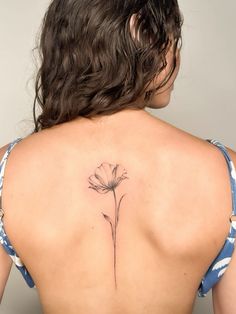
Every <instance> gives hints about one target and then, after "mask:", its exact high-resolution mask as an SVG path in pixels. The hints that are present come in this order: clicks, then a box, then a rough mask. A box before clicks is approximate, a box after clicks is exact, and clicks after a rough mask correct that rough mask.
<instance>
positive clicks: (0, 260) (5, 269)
mask: <svg viewBox="0 0 236 314" xmlns="http://www.w3.org/2000/svg"><path fill="white" fill-rule="evenodd" d="M8 145H9V144H6V145H4V146H3V147H1V148H0V160H2V158H3V156H4V154H5V152H6V149H7V147H8ZM11 266H12V259H11V258H10V256H9V255H8V254H7V253H6V251H5V250H4V248H3V246H2V245H1V243H0V304H1V301H2V297H3V293H4V290H5V287H6V284H7V280H8V277H9V274H10V271H11Z"/></svg>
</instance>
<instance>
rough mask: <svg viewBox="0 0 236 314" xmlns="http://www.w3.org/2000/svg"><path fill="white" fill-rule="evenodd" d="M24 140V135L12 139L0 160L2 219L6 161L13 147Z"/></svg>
mask: <svg viewBox="0 0 236 314" xmlns="http://www.w3.org/2000/svg"><path fill="white" fill-rule="evenodd" d="M21 140H22V137H18V138H17V139H15V140H14V141H12V142H11V143H10V144H9V145H8V147H7V150H6V151H5V154H4V155H3V157H2V160H1V162H0V219H1V218H2V217H3V216H4V210H3V208H2V187H3V179H4V172H5V167H6V163H7V160H8V156H9V155H10V152H11V151H12V149H13V147H14V146H15V145H16V144H17V143H18V142H20V141H21Z"/></svg>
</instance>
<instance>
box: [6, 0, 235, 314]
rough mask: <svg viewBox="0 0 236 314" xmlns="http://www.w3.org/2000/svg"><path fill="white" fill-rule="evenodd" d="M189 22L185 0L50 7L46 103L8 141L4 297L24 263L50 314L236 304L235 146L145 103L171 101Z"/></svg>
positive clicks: (75, 2) (42, 74)
mask: <svg viewBox="0 0 236 314" xmlns="http://www.w3.org/2000/svg"><path fill="white" fill-rule="evenodd" d="M182 22H183V20H182V16H181V13H180V10H179V7H178V3H177V1H176V0H166V1H163V0H162V1H156V0H145V1H140V0H139V1H135V0H133V1H131V0H126V1H123V0H122V1H121V0H116V1H112V0H99V1H98V0H97V1H95V0H87V1H82V0H70V1H69V0H68V1H61V0H54V1H52V2H51V4H50V6H49V8H48V10H47V12H46V14H45V18H44V21H43V25H42V26H43V27H42V34H41V37H40V52H41V67H40V69H39V72H38V75H37V79H36V97H35V104H36V101H37V102H38V103H39V104H40V106H41V109H42V112H41V113H40V115H39V116H38V117H36V114H35V109H36V108H35V104H34V119H35V129H34V131H33V132H32V133H31V134H30V135H29V136H27V137H25V138H18V139H16V140H15V141H13V142H11V143H9V144H7V145H5V146H4V147H2V148H1V150H0V157H1V167H0V170H1V171H0V174H1V176H0V180H1V181H0V183H1V184H0V191H1V194H0V195H1V211H0V215H1V224H0V242H1V244H2V245H1V246H0V265H1V266H0V276H1V277H0V295H1V297H2V295H3V292H4V288H5V285H6V282H7V279H8V276H9V272H10V268H11V266H12V263H14V264H15V265H16V267H17V268H18V269H19V271H20V272H21V274H22V276H23V279H25V281H26V284H28V286H29V287H35V288H37V291H38V293H39V297H40V301H41V304H42V308H43V311H44V313H46V314H60V313H63V314H64V313H67V314H74V313H76V314H80V313H83V314H85V313H86V314H90V313H96V314H104V313H109V314H118V313H122V314H123V313H132V314H133V313H135V314H144V313H148V314H154V313H155V314H156V313H160V314H169V313H171V314H179V313H181V314H189V313H191V312H192V309H193V305H194V301H195V298H196V296H197V294H198V295H199V296H201V297H203V296H205V295H206V294H207V293H208V292H209V291H210V289H211V288H212V291H213V301H214V310H215V313H234V312H235V311H236V305H235V303H234V302H233V300H234V292H236V284H235V280H233V279H234V278H235V272H236V260H235V259H236V257H235V255H233V248H234V239H235V233H236V226H235V222H234V216H233V214H234V215H235V214H236V198H235V197H236V173H235V168H234V164H236V153H235V152H234V151H233V150H231V149H229V148H226V147H225V146H224V145H223V144H221V143H219V142H218V141H216V140H213V139H212V140H208V141H207V140H205V139H201V138H198V137H196V136H193V135H191V134H189V133H187V132H184V131H183V130H180V129H178V128H176V127H174V126H173V125H170V124H168V123H166V122H164V121H162V120H161V119H159V118H157V117H154V116H152V115H151V114H149V113H148V112H146V111H145V108H146V107H149V108H156V109H159V108H162V107H165V106H167V105H168V104H169V102H170V97H171V92H172V90H173V86H174V81H175V79H176V77H177V74H178V71H179V66H180V47H179V42H180V40H181V27H182ZM13 148H14V149H13ZM6 165H7V167H6ZM3 178H4V181H3ZM232 200H233V202H232ZM232 256H234V259H233V258H232V259H231V257H232ZM226 269H227V272H225V271H226ZM229 287H230V289H231V290H230V289H228V288H229ZM226 300H227V302H226Z"/></svg>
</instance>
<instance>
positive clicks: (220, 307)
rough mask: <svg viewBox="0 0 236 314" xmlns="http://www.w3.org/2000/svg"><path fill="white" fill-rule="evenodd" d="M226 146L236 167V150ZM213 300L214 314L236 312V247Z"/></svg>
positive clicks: (215, 288) (213, 295)
mask: <svg viewBox="0 0 236 314" xmlns="http://www.w3.org/2000/svg"><path fill="white" fill-rule="evenodd" d="M226 148H227V150H228V152H229V155H230V157H231V160H232V161H233V164H234V166H235V167H236V152H234V151H233V150H232V149H230V148H228V147H226ZM235 246H236V243H235ZM212 301H213V308H214V314H234V313H236V247H235V249H234V252H233V255H232V259H231V261H230V263H229V266H228V267H227V269H226V271H225V273H224V275H223V276H222V277H221V279H220V280H219V281H218V283H217V284H216V285H215V286H214V287H213V288H212Z"/></svg>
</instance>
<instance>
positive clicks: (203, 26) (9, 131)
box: [0, 0, 236, 314]
mask: <svg viewBox="0 0 236 314" xmlns="http://www.w3.org/2000/svg"><path fill="white" fill-rule="evenodd" d="M48 4H49V2H48V1H45V0H37V1H36V0H34V1H32V0H21V1H19V0H12V1H3V0H0V38H1V41H0V69H1V70H0V130H1V132H0V146H3V145H5V144H7V143H9V142H10V141H12V140H14V139H15V138H16V137H18V136H24V135H26V134H28V133H29V132H30V131H31V130H32V127H33V123H32V119H33V115H32V108H33V96H34V90H33V80H32V78H33V75H34V72H35V67H34V61H33V57H32V52H31V50H32V49H33V48H34V46H35V38H36V34H37V32H38V29H39V26H40V23H41V20H42V17H43V14H44V12H45V9H46V7H47V5H48ZM179 4H180V7H181V10H182V12H183V14H184V18H185V21H184V26H183V48H182V52H181V68H180V72H179V76H178V78H177V80H176V82H175V89H174V91H173V94H172V99H171V102H170V104H169V106H167V107H166V108H163V109H160V110H153V109H147V110H148V111H149V112H151V113H153V114H154V115H157V116H159V117H160V118H161V119H163V120H165V121H167V122H169V123H171V124H173V125H175V126H176V127H178V128H181V129H183V130H185V131H187V132H189V133H191V134H194V135H196V136H198V137H201V138H205V139H207V138H214V139H217V140H219V141H221V142H222V143H224V144H225V145H226V146H229V147H231V148H232V149H234V150H236V125H235V119H236V106H235V96H236V89H235V83H236V79H235V73H236V59H235V55H236V42H235V29H236V19H235V12H236V2H235V0H227V2H225V1H222V0H221V1H220V0H198V1H196V0H180V1H179ZM19 232H20V230H19ZM180 289H181V287H180ZM0 313H2V314H38V313H41V310H40V305H39V301H38V296H37V291H36V290H35V289H30V288H28V287H27V286H26V284H25V282H24V281H23V278H22V277H21V275H20V273H19V272H18V271H17V270H16V268H15V266H14V265H13V268H12V271H11V274H10V278H9V281H8V283H7V286H6V290H5V294H4V297H3V302H2V305H1V308H0ZM202 313H213V311H212V299H211V292H209V294H208V295H207V297H206V298H198V297H197V299H196V305H195V309H194V314H202Z"/></svg>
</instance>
